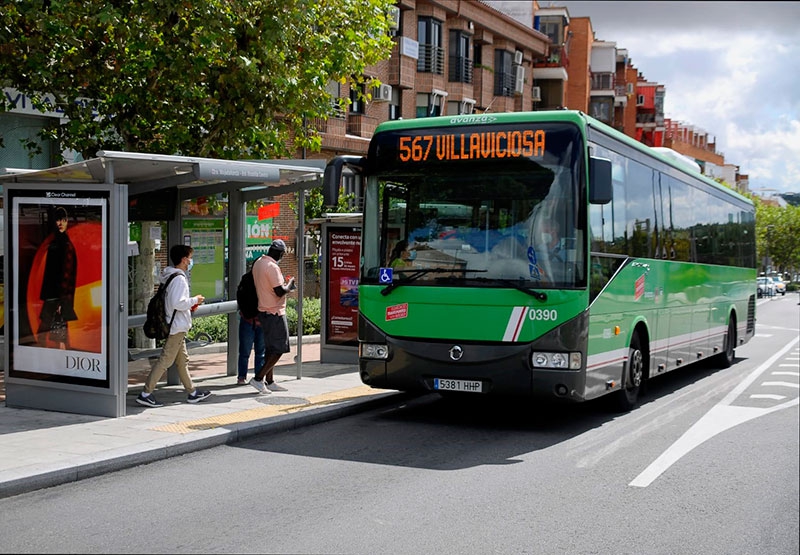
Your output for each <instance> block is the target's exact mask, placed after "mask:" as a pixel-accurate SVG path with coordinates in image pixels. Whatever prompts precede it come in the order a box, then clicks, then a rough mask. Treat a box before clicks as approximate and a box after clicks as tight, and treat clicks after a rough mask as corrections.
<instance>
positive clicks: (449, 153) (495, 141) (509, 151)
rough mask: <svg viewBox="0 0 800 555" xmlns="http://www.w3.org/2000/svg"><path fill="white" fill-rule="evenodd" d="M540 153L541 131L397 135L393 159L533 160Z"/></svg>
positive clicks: (542, 132)
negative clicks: (395, 152)
mask: <svg viewBox="0 0 800 555" xmlns="http://www.w3.org/2000/svg"><path fill="white" fill-rule="evenodd" d="M544 153H545V132H544V131H543V130H541V129H538V130H534V129H521V130H509V131H485V130H483V131H480V132H478V131H475V132H472V133H459V134H455V133H442V134H437V135H416V136H408V135H401V136H399V137H398V144H397V157H398V159H399V161H400V162H403V163H406V162H428V161H441V162H445V161H458V160H490V159H495V158H520V157H525V158H533V157H540V156H543V155H544Z"/></svg>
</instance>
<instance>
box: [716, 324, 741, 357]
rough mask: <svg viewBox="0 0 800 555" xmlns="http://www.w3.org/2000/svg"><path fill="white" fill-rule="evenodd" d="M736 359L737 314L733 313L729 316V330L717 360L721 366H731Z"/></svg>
mask: <svg viewBox="0 0 800 555" xmlns="http://www.w3.org/2000/svg"><path fill="white" fill-rule="evenodd" d="M735 359H736V316H734V315H733V314H731V316H730V318H728V331H727V332H726V333H725V342H724V344H723V349H722V352H721V353H720V354H718V355H717V356H716V359H715V362H716V363H717V364H719V367H720V368H730V367H731V365H732V364H733V361H734V360H735Z"/></svg>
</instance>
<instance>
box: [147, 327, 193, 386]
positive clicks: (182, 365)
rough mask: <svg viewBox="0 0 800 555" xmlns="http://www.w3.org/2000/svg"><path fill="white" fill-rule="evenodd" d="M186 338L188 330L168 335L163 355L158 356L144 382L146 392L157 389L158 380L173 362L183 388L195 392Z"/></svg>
mask: <svg viewBox="0 0 800 555" xmlns="http://www.w3.org/2000/svg"><path fill="white" fill-rule="evenodd" d="M185 338H186V332H179V333H176V334H174V335H170V336H169V337H167V340H166V341H165V342H164V347H163V348H162V349H161V356H159V357H158V360H157V361H156V363H155V365H154V366H153V369H152V370H150V374H149V375H148V376H147V380H146V381H145V382H144V392H145V393H152V392H153V391H154V390H155V388H156V385H157V384H158V380H160V379H161V376H163V375H164V372H166V371H167V368H169V367H170V366H172V363H173V362H174V363H175V367H176V368H177V369H178V377H180V379H181V384H183V388H184V389H185V390H186V392H187V393H189V394H190V395H191V394H192V393H194V384H193V383H192V377H191V376H190V375H189V351H187V350H186V341H185Z"/></svg>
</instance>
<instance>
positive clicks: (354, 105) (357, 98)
mask: <svg viewBox="0 0 800 555" xmlns="http://www.w3.org/2000/svg"><path fill="white" fill-rule="evenodd" d="M364 94H365V89H364V85H356V88H352V87H351V88H350V113H351V114H363V113H364V104H365V102H364Z"/></svg>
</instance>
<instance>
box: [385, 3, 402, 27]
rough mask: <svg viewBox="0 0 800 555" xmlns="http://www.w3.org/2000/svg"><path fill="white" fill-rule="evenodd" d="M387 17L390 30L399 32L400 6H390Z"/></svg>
mask: <svg viewBox="0 0 800 555" xmlns="http://www.w3.org/2000/svg"><path fill="white" fill-rule="evenodd" d="M387 19H388V20H389V31H391V32H392V33H397V31H398V30H399V29H400V8H398V7H397V6H392V7H391V8H389V16H388V17H387Z"/></svg>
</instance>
